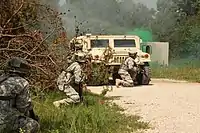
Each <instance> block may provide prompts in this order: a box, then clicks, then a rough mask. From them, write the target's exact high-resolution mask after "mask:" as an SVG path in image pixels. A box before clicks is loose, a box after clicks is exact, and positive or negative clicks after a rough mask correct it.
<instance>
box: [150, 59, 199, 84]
mask: <svg viewBox="0 0 200 133" xmlns="http://www.w3.org/2000/svg"><path fill="white" fill-rule="evenodd" d="M151 68H152V72H151V73H152V77H153V78H167V79H175V80H186V81H191V82H200V61H199V60H178V61H173V62H170V65H169V66H167V67H166V66H160V65H158V64H151Z"/></svg>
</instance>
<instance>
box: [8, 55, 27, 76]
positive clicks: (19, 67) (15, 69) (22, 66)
mask: <svg viewBox="0 0 200 133" xmlns="http://www.w3.org/2000/svg"><path fill="white" fill-rule="evenodd" d="M6 71H7V72H9V73H17V74H21V75H24V76H25V75H27V74H29V71H30V65H29V64H28V62H27V61H26V60H24V59H23V58H19V57H14V58H11V59H10V60H9V61H8V62H7V66H6Z"/></svg>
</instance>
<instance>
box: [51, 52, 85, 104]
mask: <svg viewBox="0 0 200 133" xmlns="http://www.w3.org/2000/svg"><path fill="white" fill-rule="evenodd" d="M68 62H69V63H70V65H69V67H68V68H67V69H66V70H63V71H62V73H61V74H60V75H59V77H58V80H57V85H58V89H59V90H61V91H63V92H64V93H65V94H66V95H67V98H65V99H63V100H59V101H55V102H53V104H54V105H55V106H56V107H59V106H60V105H61V104H67V105H68V104H70V103H75V104H76V103H80V102H81V101H82V99H83V96H82V89H83V88H82V85H83V84H82V83H83V81H84V80H85V76H84V74H83V70H82V67H83V66H84V65H85V62H86V61H85V54H84V53H81V52H79V53H76V55H75V62H73V60H69V61H68Z"/></svg>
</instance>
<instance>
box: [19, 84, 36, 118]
mask: <svg viewBox="0 0 200 133" xmlns="http://www.w3.org/2000/svg"><path fill="white" fill-rule="evenodd" d="M16 108H17V109H18V110H19V111H20V112H21V113H24V114H25V113H27V112H28V111H29V110H31V109H32V101H31V96H30V92H29V84H26V86H25V87H24V88H23V89H22V90H21V91H20V92H19V94H18V95H17V97H16Z"/></svg>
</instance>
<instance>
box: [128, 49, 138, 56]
mask: <svg viewBox="0 0 200 133" xmlns="http://www.w3.org/2000/svg"><path fill="white" fill-rule="evenodd" d="M128 54H129V56H130V57H136V56H137V52H136V51H132V50H129V51H128Z"/></svg>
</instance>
